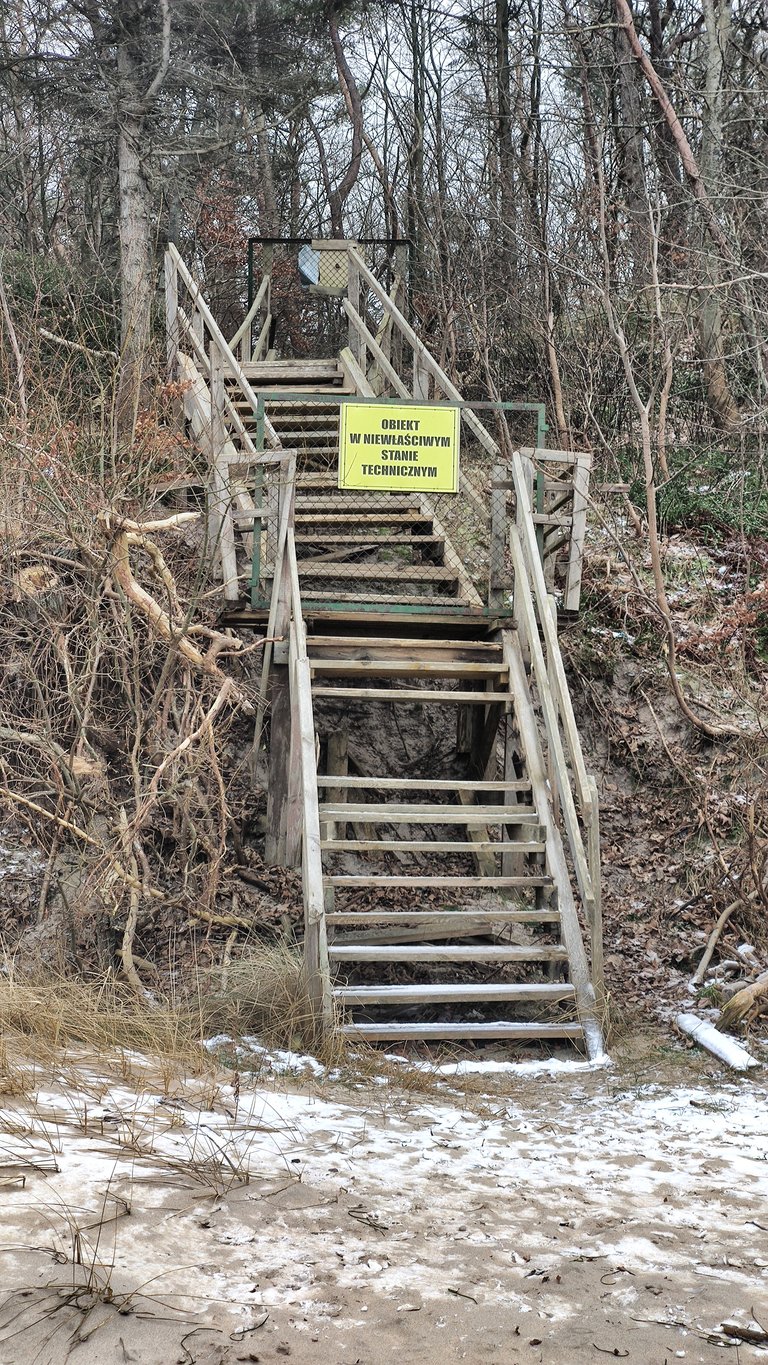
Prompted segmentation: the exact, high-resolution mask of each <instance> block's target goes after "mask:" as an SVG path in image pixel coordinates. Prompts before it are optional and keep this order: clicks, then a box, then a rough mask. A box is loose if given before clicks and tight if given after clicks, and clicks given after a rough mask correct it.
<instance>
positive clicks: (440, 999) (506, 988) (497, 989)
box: [333, 981, 574, 1009]
mask: <svg viewBox="0 0 768 1365" xmlns="http://www.w3.org/2000/svg"><path fill="white" fill-rule="evenodd" d="M333 995H334V999H335V1000H337V1001H338V1002H339V1004H340V1005H343V1006H345V1007H346V1008H347V1009H352V1008H354V1006H356V1005H436V1004H446V1005H450V1004H454V1003H457V1004H458V1003H462V1004H480V1003H481V1002H482V1001H486V1000H503V1001H505V1002H507V1003H509V1002H511V1001H515V1002H517V1003H519V1004H523V1003H524V1004H533V1003H536V1002H539V1003H541V1002H544V1003H546V1004H548V1005H553V1004H561V1003H562V1002H563V1001H564V1000H573V997H574V989H573V986H571V985H570V983H569V982H567V981H564V982H562V983H559V984H555V983H551V984H550V983H549V982H547V983H546V984H543V983H531V985H526V984H518V983H516V982H510V983H509V984H507V983H506V982H503V983H502V982H486V983H482V984H474V983H472V984H470V983H467V984H466V985H465V984H463V983H453V982H451V983H450V984H445V985H442V984H439V985H432V984H431V983H430V984H429V985H419V984H418V983H416V984H412V985H407V986H389V985H387V986H340V987H337V988H336V989H335V990H334V992H333Z"/></svg>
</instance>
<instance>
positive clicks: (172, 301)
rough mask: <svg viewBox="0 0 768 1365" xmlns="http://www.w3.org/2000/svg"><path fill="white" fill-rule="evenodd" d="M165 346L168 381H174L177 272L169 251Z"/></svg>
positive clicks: (166, 272) (177, 337) (177, 294)
mask: <svg viewBox="0 0 768 1365" xmlns="http://www.w3.org/2000/svg"><path fill="white" fill-rule="evenodd" d="M165 344H166V354H167V363H168V379H169V381H170V382H171V383H173V381H174V380H175V379H176V367H177V365H178V361H179V272H178V269H177V267H176V262H175V261H174V259H173V256H172V255H171V253H170V251H166V253H165Z"/></svg>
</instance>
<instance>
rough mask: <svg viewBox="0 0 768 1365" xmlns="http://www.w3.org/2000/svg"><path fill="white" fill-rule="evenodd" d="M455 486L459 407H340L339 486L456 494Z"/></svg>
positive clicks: (379, 404) (457, 471)
mask: <svg viewBox="0 0 768 1365" xmlns="http://www.w3.org/2000/svg"><path fill="white" fill-rule="evenodd" d="M458 486H459V409H458V408H452V407H448V406H446V405H443V404H439V405H438V404H435V405H434V406H433V405H432V404H422V403H403V404H400V403H398V404H397V405H395V404H394V403H342V405H341V431H340V439H339V488H368V489H383V490H384V491H386V492H388V493H402V492H403V490H404V489H407V490H408V491H409V492H413V490H414V489H422V490H423V491H424V492H425V493H455V492H456V491H457V490H458Z"/></svg>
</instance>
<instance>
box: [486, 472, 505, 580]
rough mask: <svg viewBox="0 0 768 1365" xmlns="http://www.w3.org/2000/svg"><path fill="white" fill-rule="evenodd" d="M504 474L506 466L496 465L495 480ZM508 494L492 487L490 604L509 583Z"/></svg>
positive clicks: (489, 568) (489, 565) (489, 570)
mask: <svg viewBox="0 0 768 1365" xmlns="http://www.w3.org/2000/svg"><path fill="white" fill-rule="evenodd" d="M503 475H504V466H503V465H495V466H494V470H493V476H494V480H495V479H497V478H501V477H503ZM506 530H507V494H506V491H505V490H503V489H501V488H499V487H497V486H496V484H495V483H494V484H493V485H492V487H491V543H490V548H489V551H488V605H489V606H497V605H498V604H499V603H500V601H501V597H502V593H503V592H504V591H505V590H506V589H507V587H508V585H507V583H506V582H505V581H504V561H505V557H506Z"/></svg>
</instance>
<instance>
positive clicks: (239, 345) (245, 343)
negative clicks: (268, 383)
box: [229, 275, 272, 364]
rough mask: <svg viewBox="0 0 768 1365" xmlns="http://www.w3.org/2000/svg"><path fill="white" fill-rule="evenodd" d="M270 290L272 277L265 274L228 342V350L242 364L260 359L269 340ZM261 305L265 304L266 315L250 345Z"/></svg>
mask: <svg viewBox="0 0 768 1365" xmlns="http://www.w3.org/2000/svg"><path fill="white" fill-rule="evenodd" d="M271 292H272V279H271V276H270V275H265V276H264V279H263V280H262V281H261V284H260V285H259V288H258V291H257V293H256V297H255V299H254V300H253V303H252V304H251V306H250V308H249V309H248V312H247V313H246V315H245V317H244V318H243V321H242V322H241V323H240V326H239V327H238V329H237V331H236V332H235V335H234V336H233V338H232V340H231V341H230V343H229V347H230V350H231V351H232V353H233V355H236V356H237V358H238V360H239V361H240V362H241V363H242V364H248V363H250V362H252V361H257V360H261V359H262V357H263V353H264V350H265V348H266V345H267V342H268V340H269V330H270V327H271V326H272V314H271V312H270V299H271ZM262 305H265V311H266V317H265V319H264V321H263V323H262V325H261V330H260V331H259V335H258V337H257V339H256V345H255V346H253V345H252V337H253V324H254V322H255V320H256V318H257V317H258V315H259V313H260V312H261V308H262Z"/></svg>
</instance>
